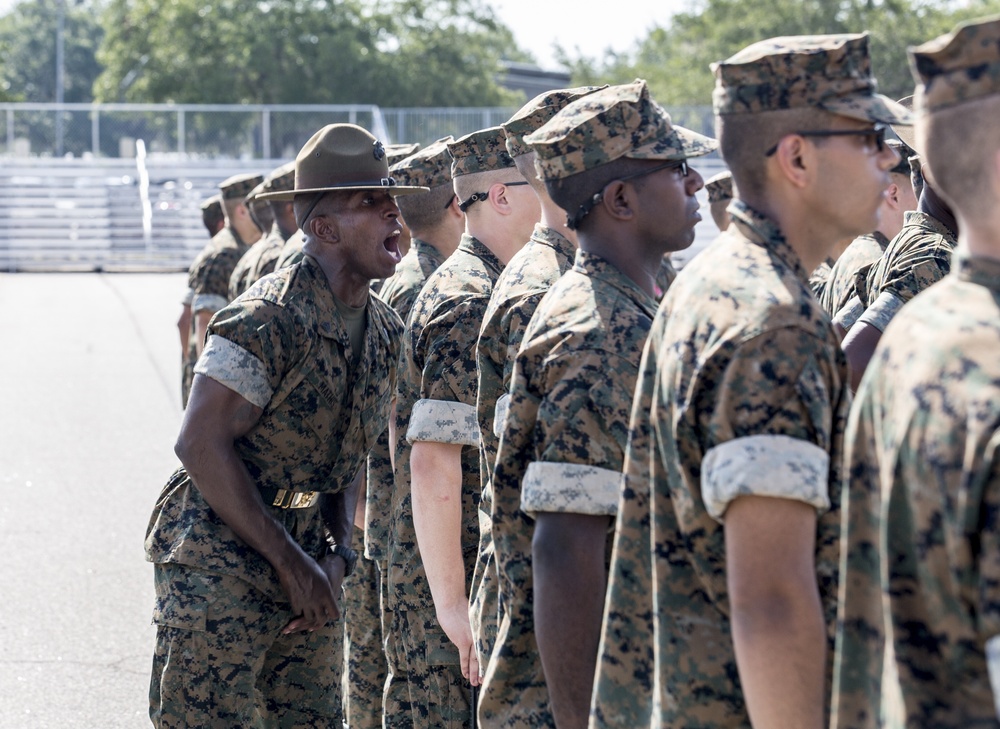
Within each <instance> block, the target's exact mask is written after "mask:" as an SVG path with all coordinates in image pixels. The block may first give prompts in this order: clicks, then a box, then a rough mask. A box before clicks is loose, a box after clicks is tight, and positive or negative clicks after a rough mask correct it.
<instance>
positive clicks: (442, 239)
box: [413, 228, 462, 258]
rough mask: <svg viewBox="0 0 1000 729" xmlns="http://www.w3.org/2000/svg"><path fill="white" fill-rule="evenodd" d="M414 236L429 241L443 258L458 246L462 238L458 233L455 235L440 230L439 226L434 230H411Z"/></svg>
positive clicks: (425, 241)
mask: <svg viewBox="0 0 1000 729" xmlns="http://www.w3.org/2000/svg"><path fill="white" fill-rule="evenodd" d="M413 237H414V238H419V239H420V240H422V241H423V242H424V243H429V244H430V245H432V246H434V248H435V249H436V250H437V252H438V253H440V254H441V255H442V256H443V257H444V258H447V257H448V256H450V255H451V254H452V253H454V252H455V249H456V248H458V244H459V242H460V241H461V240H462V236H461V235H459V236H458V237H455V236H454V235H452V234H450V233H449V232H448V231H445V230H442V229H440V228H438V229H435V230H429V231H423V232H420V233H417V232H416V231H414V232H413Z"/></svg>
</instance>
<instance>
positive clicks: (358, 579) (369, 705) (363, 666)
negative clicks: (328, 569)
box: [341, 431, 388, 729]
mask: <svg viewBox="0 0 1000 729" xmlns="http://www.w3.org/2000/svg"><path fill="white" fill-rule="evenodd" d="M385 433H386V431H382V435H381V436H379V440H381V439H382V438H383V437H385ZM372 450H374V448H373V449H372ZM364 541H365V532H364V530H363V529H359V528H358V527H357V526H355V527H354V539H353V541H352V544H355V545H360V544H364ZM341 615H343V617H344V621H343V622H344V645H343V648H344V677H343V683H342V693H343V700H344V724H345V726H348V727H350V728H351V729H377V728H378V727H381V726H382V691H383V690H384V689H385V677H386V673H387V671H388V669H387V666H386V661H385V650H384V649H383V647H382V618H381V615H382V608H381V605H380V602H379V570H378V567H377V565H376V563H375V561H374V560H372V559H366V558H365V557H363V556H362V555H359V556H358V561H357V563H356V564H355V566H354V571H353V572H352V573H351V574H350V575H349V576H348V577H345V578H344V597H343V600H342V601H341Z"/></svg>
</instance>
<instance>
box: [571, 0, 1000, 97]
mask: <svg viewBox="0 0 1000 729" xmlns="http://www.w3.org/2000/svg"><path fill="white" fill-rule="evenodd" d="M998 11H1000V0H970V1H967V2H957V1H954V0H937V1H932V0H692V2H691V4H690V6H689V9H688V10H687V11H686V12H682V13H678V14H677V15H675V16H674V17H673V18H672V19H671V22H670V24H669V25H668V26H658V27H654V28H653V29H652V30H651V31H650V33H649V35H648V36H647V37H646V38H644V39H643V40H641V41H640V42H639V43H638V44H637V46H636V48H635V49H634V50H632V51H631V52H629V53H625V54H618V55H616V54H609V55H606V56H605V58H603V59H588V58H583V57H576V58H573V57H570V56H569V55H568V54H566V53H565V52H563V54H562V60H563V63H565V64H566V65H568V66H569V67H570V68H571V70H572V72H573V75H574V82H579V83H593V82H596V81H601V82H605V83H624V82H627V81H630V80H632V79H633V78H635V77H637V76H638V77H640V78H645V79H647V81H649V85H650V89H651V91H652V93H653V96H654V97H655V98H656V99H658V100H659V101H660V102H661V103H663V104H664V105H666V106H668V107H670V106H676V105H690V104H710V103H711V96H712V87H713V85H714V79H713V76H712V72H711V70H710V64H711V63H713V62H715V61H719V60H722V59H724V58H728V57H729V56H731V55H732V54H733V53H735V52H737V51H738V50H740V49H741V48H743V47H745V46H747V45H749V44H750V43H753V42H755V41H758V40H763V39H765V38H771V37H775V36H783V35H813V34H821V33H854V32H861V31H868V32H870V33H871V36H872V38H871V50H872V67H873V70H874V73H875V76H876V78H877V79H878V80H879V90H880V91H881V92H882V93H885V94H887V95H888V96H891V97H893V98H899V97H902V96H907V95H909V94H911V93H912V92H913V80H912V77H911V76H910V72H909V66H908V63H907V60H906V48H907V47H908V46H910V45H914V44H918V43H921V42H923V41H925V40H929V39H930V38H933V37H935V36H937V35H940V34H941V33H944V32H946V31H948V30H950V29H951V28H952V27H953V26H954V25H955V24H956V23H957V22H959V21H961V20H966V19H969V18H973V17H977V16H982V15H988V14H991V13H996V12H998Z"/></svg>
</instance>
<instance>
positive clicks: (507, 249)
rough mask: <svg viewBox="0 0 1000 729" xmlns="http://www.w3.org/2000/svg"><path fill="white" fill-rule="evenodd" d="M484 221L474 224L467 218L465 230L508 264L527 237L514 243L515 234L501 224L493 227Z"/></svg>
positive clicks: (502, 261)
mask: <svg viewBox="0 0 1000 729" xmlns="http://www.w3.org/2000/svg"><path fill="white" fill-rule="evenodd" d="M484 223H485V221H477V222H476V223H475V224H474V223H473V222H472V221H468V220H467V221H466V224H465V232H466V233H468V234H469V235H471V236H472V237H473V238H475V239H476V240H478V241H479V242H480V243H482V244H483V245H484V246H486V247H487V248H489V249H490V252H491V253H492V254H493V255H494V256H496V257H497V258H498V259H499V261H500V263H502V264H503V265H505V266H506V265H507V264H508V263H509V262H510V259H511V258H513V257H514V254H515V253H517V252H518V251H519V250H521V248H522V247H523V246H524V244H525V243H527V242H528V240H527V239H525V240H522V241H518V242H516V243H514V242H512V238H513V236H511V235H510V234H509V232H508V231H507V230H505V229H504V228H502V227H500V226H496V227H493V226H490V225H485V224H484Z"/></svg>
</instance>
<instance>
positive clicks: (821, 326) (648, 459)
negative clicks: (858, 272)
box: [594, 200, 850, 729]
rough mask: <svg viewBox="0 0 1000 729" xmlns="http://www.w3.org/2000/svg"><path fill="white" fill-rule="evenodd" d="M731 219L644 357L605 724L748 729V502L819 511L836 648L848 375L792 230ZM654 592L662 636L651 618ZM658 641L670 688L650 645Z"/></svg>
mask: <svg viewBox="0 0 1000 729" xmlns="http://www.w3.org/2000/svg"><path fill="white" fill-rule="evenodd" d="M729 209H730V212H731V214H732V219H733V220H732V225H731V227H730V228H729V231H728V232H727V233H724V234H723V235H722V237H721V238H720V239H719V240H717V241H716V242H715V243H713V244H712V246H710V247H709V248H708V249H706V250H705V251H704V252H703V253H701V254H700V255H699V256H698V257H697V258H695V259H694V260H693V261H692V262H691V263H689V264H688V266H687V268H686V269H685V271H684V275H682V276H680V277H678V280H677V281H676V282H675V283H674V285H673V286H672V287H671V289H670V291H669V292H668V294H667V296H666V298H665V299H664V301H663V304H662V305H661V307H660V310H659V312H658V313H657V316H656V320H655V321H654V323H653V329H652V333H651V334H650V341H649V343H648V344H647V346H646V354H645V356H644V359H643V364H642V373H643V374H642V375H641V377H640V380H639V383H640V386H639V389H637V391H636V400H635V406H634V411H633V426H632V428H633V429H632V434H631V438H632V443H630V445H629V452H628V460H627V463H626V479H627V481H626V488H625V491H624V493H623V498H622V502H621V505H620V511H619V517H618V524H617V527H616V532H617V536H616V546H615V550H616V552H615V562H614V564H613V566H612V575H611V581H610V584H609V587H608V589H609V594H608V601H607V605H608V607H607V612H606V615H605V627H604V635H603V637H602V654H601V660H600V664H599V666H598V676H597V685H596V686H595V707H594V709H595V712H596V714H595V717H594V721H595V725H596V726H623V727H624V726H629V727H633V726H640V725H642V726H645V725H656V726H665V727H666V726H669V727H675V726H676V727H689V726H695V725H697V726H704V727H712V728H713V729H714V728H715V727H743V726H747V727H748V726H749V718H748V717H747V714H746V707H745V705H744V701H743V694H742V690H741V688H740V684H739V679H738V677H737V669H736V658H735V655H734V653H733V647H732V639H731V637H730V624H729V605H728V599H727V588H726V570H725V544H724V532H723V529H722V524H721V521H720V520H721V518H722V514H723V512H724V511H725V508H726V506H727V505H728V503H729V502H730V501H731V500H732V499H733V498H735V497H737V496H738V495H741V494H747V493H757V494H769V495H774V496H781V497H783V498H792V499H796V500H801V501H804V502H806V503H809V504H812V505H813V506H815V507H816V509H817V512H818V514H819V516H818V520H817V529H816V552H815V560H816V571H817V577H818V582H819V589H820V595H821V597H822V601H823V609H824V614H825V616H826V618H827V621H828V622H827V624H828V626H829V638H830V645H831V648H832V640H833V619H834V616H835V612H836V592H837V557H838V551H837V539H838V535H839V508H838V504H839V478H838V477H839V469H840V459H839V456H840V449H841V444H842V435H843V426H844V422H845V421H846V417H847V410H848V407H849V403H850V395H849V392H848V377H847V363H846V361H845V359H844V356H843V353H842V352H841V351H840V347H839V346H838V342H837V340H836V337H835V335H834V334H833V331H832V329H831V328H830V325H829V324H830V321H829V317H827V316H826V314H825V313H824V312H823V311H822V310H821V309H820V307H819V304H818V302H816V300H815V299H814V298H813V297H812V295H811V292H810V290H809V287H808V277H807V274H806V272H805V271H804V270H803V268H802V264H801V263H800V262H799V259H798V256H797V255H796V254H795V253H794V251H793V250H792V249H791V247H790V246H789V245H788V244H787V243H786V242H785V240H784V238H783V237H782V235H781V233H780V231H778V230H777V228H775V227H774V225H773V224H772V223H770V222H769V221H768V220H767V219H765V218H763V217H762V216H760V215H758V214H757V213H755V212H754V211H753V210H751V209H750V208H748V207H747V206H746V205H744V204H743V203H742V202H741V201H739V200H735V201H734V202H733V204H732V205H731V206H730V208H729ZM775 292H781V294H782V295H781V296H780V298H776V295H775ZM651 409H652V414H651V415H650V413H651ZM647 418H649V420H647ZM763 459H770V462H769V463H766V464H764V463H761V461H762V460H763ZM758 469H761V470H760V471H758ZM763 469H766V470H767V472H769V473H770V474H771V476H770V477H769V478H766V479H765V478H761V474H762V473H764V470H763ZM650 512H651V513H652V518H651V517H650ZM651 550H655V555H656V557H655V558H654V560H653V561H652V562H650V553H651ZM652 593H655V594H654V595H652V600H655V602H656V604H657V605H658V606H659V608H658V610H659V613H658V614H659V615H661V616H662V618H661V620H662V621H663V622H662V623H660V622H658V621H656V620H655V619H654V615H653V613H652V612H651V610H652V605H653V602H652V601H651V600H650V597H651V594H652ZM638 600H642V602H641V603H640V604H636V602H637V601H638ZM709 615H711V616H713V619H711V620H706V619H705V617H706V616H709ZM668 625H669V626H676V625H683V626H685V627H684V628H683V630H677V629H676V628H675V627H667V626H668ZM654 629H655V631H656V632H655V635H656V636H657V639H656V641H655V646H653V648H654V650H655V670H656V671H657V672H658V673H657V675H658V686H654V685H653V675H654V668H653V666H654V658H653V656H654V650H650V646H649V645H648V641H649V636H652V635H654ZM657 694H658V695H657ZM654 702H655V703H654ZM654 706H655V708H654ZM650 722H652V723H651V724H650Z"/></svg>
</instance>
